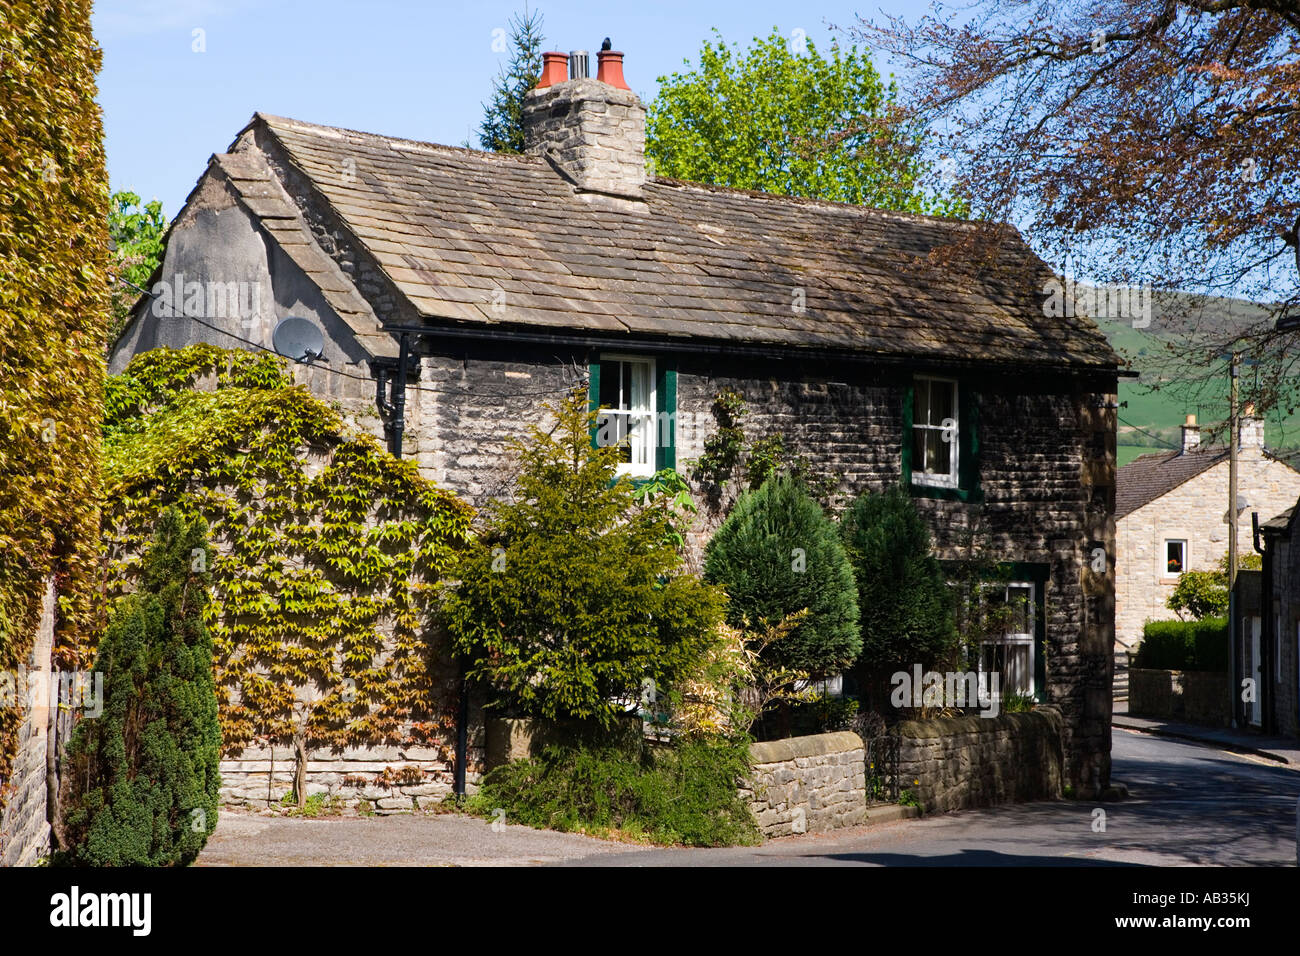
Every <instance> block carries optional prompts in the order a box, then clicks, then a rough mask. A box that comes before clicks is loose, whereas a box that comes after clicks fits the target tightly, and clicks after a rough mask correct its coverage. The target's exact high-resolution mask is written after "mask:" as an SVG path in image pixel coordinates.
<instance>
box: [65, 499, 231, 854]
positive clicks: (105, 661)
mask: <svg viewBox="0 0 1300 956" xmlns="http://www.w3.org/2000/svg"><path fill="white" fill-rule="evenodd" d="M211 561H212V549H211V548H210V546H209V545H208V542H207V525H206V523H205V522H204V521H203V519H202V518H197V517H196V518H194V519H192V520H190V521H186V519H185V517H184V516H183V515H182V514H181V512H180V510H179V509H177V508H169V509H168V510H167V511H165V512H163V514H162V517H161V518H160V519H159V522H158V528H157V530H156V532H155V536H154V540H153V544H152V546H151V547H150V549H149V551H148V553H147V554H146V555H145V558H144V562H143V568H142V574H141V580H140V590H139V592H137V593H136V594H132V595H129V596H127V597H125V598H123V599H122V600H121V601H120V602H119V604H118V605H117V607H116V608H115V609H114V612H113V615H112V618H111V620H110V621H109V625H108V630H107V632H106V633H105V635H104V639H103V641H102V642H101V644H100V647H99V652H98V656H97V657H96V660H95V669H94V674H96V675H102V679H103V698H102V704H103V711H102V713H101V714H100V715H99V716H97V717H92V716H90V715H86V716H85V717H83V718H82V720H81V721H80V722H79V723H78V724H77V726H76V729H75V730H74V731H73V734H72V739H71V741H70V742H69V744H68V751H67V754H66V757H65V761H64V767H65V772H64V775H63V780H62V786H61V790H62V794H61V798H60V804H61V818H62V826H61V829H60V833H59V842H60V844H61V853H60V854H59V857H58V859H59V861H60V862H63V863H69V864H75V865H85V866H175V865H185V864H188V863H191V862H193V860H194V858H195V857H196V856H198V854H199V851H200V850H202V849H203V846H204V844H205V843H206V842H207V839H208V837H209V836H210V835H211V834H212V831H213V830H214V829H215V828H216V825H217V788H218V786H219V776H218V762H219V761H220V758H221V728H220V725H219V724H218V722H217V697H216V687H215V683H214V680H213V675H212V637H211V635H210V633H209V632H208V629H207V626H206V625H205V624H204V623H203V611H204V608H205V607H206V606H207V604H208V588H209V585H210V577H211V574H210V571H209V567H210V565H211ZM93 680H94V676H93V675H92V681H93ZM92 686H93V685H92Z"/></svg>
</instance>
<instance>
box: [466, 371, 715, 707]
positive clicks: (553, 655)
mask: <svg viewBox="0 0 1300 956" xmlns="http://www.w3.org/2000/svg"><path fill="white" fill-rule="evenodd" d="M547 408H548V410H549V411H550V412H551V413H552V414H554V415H555V416H556V418H557V423H556V426H555V428H554V429H553V430H552V431H550V432H547V431H544V430H543V429H541V428H538V427H533V428H532V429H531V430H530V438H529V439H528V440H526V441H524V440H521V441H516V442H514V443H513V447H514V450H515V451H516V452H517V453H518V455H519V456H520V471H519V474H518V476H517V480H516V485H515V489H514V494H513V498H512V500H509V501H504V500H498V501H495V502H493V503H492V504H491V505H489V520H488V522H487V527H486V528H485V529H484V531H483V533H482V534H481V535H480V536H479V538H478V539H477V540H476V541H475V542H474V543H473V544H472V545H471V546H470V548H469V550H468V551H467V553H466V555H465V557H464V559H463V560H462V562H461V563H460V565H459V569H458V576H459V578H460V584H459V586H458V587H457V588H456V590H455V591H454V592H452V593H451V594H450V595H449V596H448V600H447V603H446V615H447V621H448V627H449V629H450V631H451V633H452V635H453V637H454V639H455V641H456V645H457V647H458V649H459V650H460V651H461V652H462V653H463V654H464V655H465V656H466V658H467V659H468V661H469V674H470V676H471V677H474V678H477V679H479V680H481V681H482V682H483V683H484V684H485V685H486V686H487V687H488V688H489V689H490V690H491V691H492V693H493V701H492V704H493V707H494V709H495V710H497V712H499V713H504V714H506V715H509V716H524V717H546V718H572V719H579V720H593V721H595V722H597V723H598V724H600V725H602V726H606V727H608V726H611V725H612V724H613V722H614V721H615V720H617V719H618V717H619V716H620V715H621V714H624V713H626V712H627V711H628V710H629V709H630V708H634V707H635V705H636V703H637V702H638V701H639V700H640V699H641V698H642V696H643V693H644V692H645V688H646V687H647V686H649V687H652V688H653V689H654V693H655V695H656V696H659V695H669V696H671V695H673V694H680V685H681V684H682V682H683V680H684V679H685V678H686V677H687V676H688V675H689V674H690V673H692V672H693V670H694V669H695V668H696V667H697V665H698V663H699V661H700V660H701V658H702V657H703V656H704V655H705V654H706V653H707V651H708V649H709V648H710V646H711V645H712V644H713V643H714V642H715V641H716V640H717V627H718V624H719V622H720V620H721V616H722V605H723V601H724V597H723V594H722V592H721V591H720V590H719V589H717V588H714V587H709V586H707V585H705V584H703V583H702V582H701V581H700V580H699V579H698V578H695V577H693V576H692V575H690V574H688V573H686V571H685V568H684V567H683V560H682V555H681V552H680V551H679V550H678V548H677V547H676V546H675V544H674V542H676V541H678V540H680V535H679V534H678V533H677V523H679V522H680V520H681V515H680V514H679V513H678V511H677V510H676V509H675V506H674V497H673V496H669V495H667V494H658V495H649V496H644V497H643V498H642V501H641V502H640V503H638V501H637V496H636V491H635V489H634V487H633V484H632V482H631V481H629V480H628V479H627V478H625V477H622V478H620V477H618V476H617V467H618V461H619V449H618V448H617V447H614V446H607V447H595V446H594V445H593V443H592V440H591V433H590V426H591V423H592V418H593V416H592V414H591V413H590V412H589V410H588V404H587V399H586V395H585V393H582V392H575V393H574V394H573V395H571V396H570V397H569V398H568V399H567V400H566V401H565V402H563V404H562V405H561V406H560V407H558V408H555V407H551V406H547ZM616 479H617V480H616ZM647 682H652V683H650V684H647Z"/></svg>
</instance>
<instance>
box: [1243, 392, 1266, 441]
mask: <svg viewBox="0 0 1300 956" xmlns="http://www.w3.org/2000/svg"><path fill="white" fill-rule="evenodd" d="M1240 428H1241V448H1242V450H1243V451H1244V450H1246V449H1250V450H1252V451H1258V452H1261V453H1262V452H1263V451H1264V419H1262V418H1260V417H1258V416H1257V415H1256V414H1255V404H1254V403H1253V402H1247V403H1246V406H1245V407H1244V408H1243V409H1242V410H1241V425H1240Z"/></svg>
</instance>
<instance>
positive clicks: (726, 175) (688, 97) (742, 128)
mask: <svg viewBox="0 0 1300 956" xmlns="http://www.w3.org/2000/svg"><path fill="white" fill-rule="evenodd" d="M714 34H715V37H716V42H714V43H713V44H709V43H705V44H704V46H703V48H702V49H701V51H700V62H699V65H698V66H696V67H695V68H694V69H692V70H690V71H688V72H686V73H674V74H672V75H671V76H661V77H659V84H660V85H659V93H658V95H657V96H656V97H655V100H654V102H653V103H652V104H651V105H650V107H649V110H648V112H647V117H646V155H647V157H649V158H650V159H652V160H653V161H654V170H655V172H656V173H657V174H658V175H660V176H670V177H674V178H677V179H687V180H691V181H693V182H700V183H711V184H717V185H720V186H735V187H739V188H742V189H755V190H761V191H763V192H771V193H781V194H785V195H790V196H807V197H811V198H817V199H829V200H834V201H836V202H849V203H858V204H862V205H867V206H874V207H877V208H881V209H898V210H904V211H907V212H934V213H938V214H942V215H959V214H962V213H964V212H965V208H966V207H965V206H964V204H962V203H960V202H955V201H953V200H951V199H948V198H943V197H939V196H936V195H934V194H933V193H927V192H926V190H925V189H924V188H923V180H924V179H925V178H926V176H927V173H928V167H927V165H926V163H925V162H924V160H923V158H922V155H921V154H922V147H923V145H924V142H925V141H924V139H923V138H922V136H921V134H920V133H919V132H918V128H916V127H909V126H906V125H902V124H900V123H899V122H898V121H897V113H896V110H895V106H894V101H895V97H896V94H897V91H896V89H895V87H894V85H893V83H892V82H891V83H890V84H889V85H886V84H885V83H884V82H883V81H882V80H881V77H880V74H878V73H877V72H876V70H875V68H874V67H873V66H872V64H871V59H870V57H869V56H868V55H867V54H866V53H865V52H859V51H858V50H857V48H856V47H855V48H851V49H849V50H848V51H847V52H845V51H842V50H840V49H839V48H838V47H837V46H834V45H832V47H831V50H830V54H829V56H827V55H823V54H822V53H820V52H818V50H817V48H816V47H815V46H814V45H813V43H812V42H810V41H809V42H807V43H806V46H805V47H803V48H802V49H801V48H799V47H797V46H795V45H794V44H793V42H792V41H788V40H787V39H786V38H785V37H783V36H781V34H780V33H779V31H777V30H775V29H774V30H773V32H772V34H771V35H770V36H768V37H767V38H766V39H759V38H757V37H756V38H755V39H754V45H753V46H752V47H751V48H750V49H749V50H748V51H747V52H745V53H743V54H741V53H740V52H738V51H735V50H733V49H732V48H731V47H728V46H727V45H726V43H724V42H723V40H722V37H721V35H720V34H718V33H717V31H716V30H715V31H714ZM792 46H793V47H794V48H793V49H792ZM686 62H687V65H688V66H690V65H691V64H690V61H686Z"/></svg>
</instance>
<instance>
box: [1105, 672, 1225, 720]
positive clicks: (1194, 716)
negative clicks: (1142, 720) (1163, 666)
mask: <svg viewBox="0 0 1300 956" xmlns="http://www.w3.org/2000/svg"><path fill="white" fill-rule="evenodd" d="M1231 699H1232V698H1231V693H1230V690H1229V687H1228V675H1227V674H1224V673H1221V672H1218V671H1172V670H1152V669H1149V668H1135V669H1133V670H1131V671H1129V701H1128V712H1129V713H1130V714H1132V715H1133V716H1134V717H1163V718H1168V719H1177V720H1185V721H1187V722H1188V723H1193V724H1201V725H1203V726H1206V727H1228V726H1230V725H1231V723H1232V713H1231Z"/></svg>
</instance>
